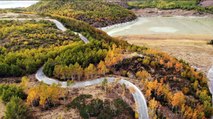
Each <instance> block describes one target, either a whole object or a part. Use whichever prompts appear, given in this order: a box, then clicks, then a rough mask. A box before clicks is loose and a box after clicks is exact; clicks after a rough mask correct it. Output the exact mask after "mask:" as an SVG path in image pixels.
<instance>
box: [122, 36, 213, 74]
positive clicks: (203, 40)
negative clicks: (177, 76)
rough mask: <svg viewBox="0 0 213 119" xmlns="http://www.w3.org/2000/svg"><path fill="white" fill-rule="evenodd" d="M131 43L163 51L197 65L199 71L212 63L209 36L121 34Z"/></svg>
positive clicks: (212, 55)
mask: <svg viewBox="0 0 213 119" xmlns="http://www.w3.org/2000/svg"><path fill="white" fill-rule="evenodd" d="M120 38H122V39H124V40H127V41H128V42H129V43H131V44H135V45H139V46H147V47H150V48H153V49H157V50H160V51H163V52H167V53H169V54H171V55H172V56H175V57H177V58H178V59H183V60H184V61H186V62H188V63H190V64H191V65H193V66H196V67H198V68H199V69H200V70H201V71H203V72H205V73H207V71H208V70H209V69H210V68H211V66H212V65H213V46H212V45H208V44H207V42H208V41H209V40H210V39H211V38H212V37H210V36H206V37H205V35H203V36H194V37H193V36H191V37H190V36H182V38H181V36H180V35H179V36H172V35H143V36H122V37H120Z"/></svg>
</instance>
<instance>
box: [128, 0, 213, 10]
mask: <svg viewBox="0 0 213 119" xmlns="http://www.w3.org/2000/svg"><path fill="white" fill-rule="evenodd" d="M199 3H200V0H143V1H141V0H136V1H131V2H128V5H129V6H130V8H159V9H184V10H196V11H198V12H207V13H213V7H212V6H209V7H202V6H200V5H199Z"/></svg>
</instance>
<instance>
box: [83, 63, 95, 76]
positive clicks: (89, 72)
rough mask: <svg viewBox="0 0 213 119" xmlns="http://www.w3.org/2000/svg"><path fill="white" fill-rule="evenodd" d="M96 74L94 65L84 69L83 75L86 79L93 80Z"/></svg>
mask: <svg viewBox="0 0 213 119" xmlns="http://www.w3.org/2000/svg"><path fill="white" fill-rule="evenodd" d="M96 73H97V69H96V67H95V65H94V64H89V66H88V67H87V68H85V69H84V75H85V76H86V78H87V79H90V78H93V77H94V76H95V74H96Z"/></svg>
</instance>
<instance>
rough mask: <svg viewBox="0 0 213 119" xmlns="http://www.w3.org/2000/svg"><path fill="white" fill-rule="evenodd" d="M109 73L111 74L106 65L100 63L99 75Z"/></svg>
mask: <svg viewBox="0 0 213 119" xmlns="http://www.w3.org/2000/svg"><path fill="white" fill-rule="evenodd" d="M107 72H109V69H108V68H107V67H106V64H105V63H104V62H103V61H100V63H99V64H98V74H100V75H105V74H106V73H107Z"/></svg>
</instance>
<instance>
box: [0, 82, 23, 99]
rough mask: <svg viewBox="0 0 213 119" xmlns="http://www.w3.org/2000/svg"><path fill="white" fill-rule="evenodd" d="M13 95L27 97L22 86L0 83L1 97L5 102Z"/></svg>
mask: <svg viewBox="0 0 213 119" xmlns="http://www.w3.org/2000/svg"><path fill="white" fill-rule="evenodd" d="M13 96H16V97H19V98H21V99H24V98H26V94H25V93H24V92H23V89H22V88H20V87H17V86H15V85H0V98H1V100H2V101H3V102H4V103H7V102H9V101H10V99H11V98H12V97H13Z"/></svg>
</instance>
